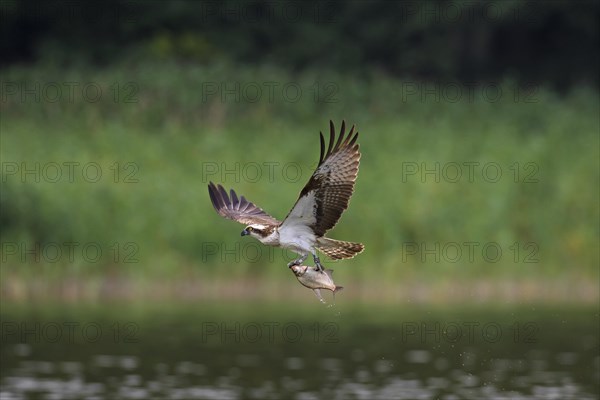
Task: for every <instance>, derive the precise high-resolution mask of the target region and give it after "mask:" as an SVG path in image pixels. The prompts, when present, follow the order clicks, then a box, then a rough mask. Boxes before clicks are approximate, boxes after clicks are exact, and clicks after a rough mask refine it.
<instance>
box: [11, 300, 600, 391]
mask: <svg viewBox="0 0 600 400" xmlns="http://www.w3.org/2000/svg"><path fill="white" fill-rule="evenodd" d="M1 317H2V318H1V319H2V347H1V350H0V355H1V364H0V366H1V377H0V398H1V399H3V400H4V399H148V398H152V399H281V398H290V399H321V398H331V399H448V400H450V399H484V398H485V399H596V398H598V395H599V392H600V391H599V383H598V382H599V375H600V356H599V347H598V346H599V344H598V340H599V339H598V338H599V336H598V322H599V319H598V310H597V309H596V308H586V307H558V306H556V307H552V308H549V307H545V308H539V307H533V306H526V307H525V306H524V307H520V308H517V309H514V308H507V309H501V308H493V309H489V308H485V307H470V308H465V307H448V308H439V307H428V306H419V307H412V308H406V307H391V306H385V307H383V306H364V305H363V306H359V307H352V306H350V305H344V304H338V305H337V306H335V307H331V308H325V307H323V306H321V305H320V304H318V303H316V302H315V304H314V305H310V304H308V305H307V304H304V305H293V304H292V305H285V306H283V305H272V304H246V305H244V304H232V305H215V304H198V305H194V306H190V305H185V306H181V305H172V306H162V305H157V306H153V305H145V306H143V307H132V306H121V305H107V306H104V307H89V306H69V307H65V306H60V307H53V306H48V307H42V308H40V307H37V308H30V307H29V308H23V307H17V308H15V307H9V306H3V308H2V315H1Z"/></svg>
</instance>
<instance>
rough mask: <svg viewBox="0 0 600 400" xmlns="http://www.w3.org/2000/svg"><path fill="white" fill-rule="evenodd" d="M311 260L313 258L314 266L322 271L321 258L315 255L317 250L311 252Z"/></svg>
mask: <svg viewBox="0 0 600 400" xmlns="http://www.w3.org/2000/svg"><path fill="white" fill-rule="evenodd" d="M313 260H315V267H317V269H318V270H319V271H321V272H323V270H324V268H323V266H322V265H321V260H319V257H317V252H313Z"/></svg>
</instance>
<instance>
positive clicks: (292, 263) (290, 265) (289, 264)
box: [287, 256, 307, 268]
mask: <svg viewBox="0 0 600 400" xmlns="http://www.w3.org/2000/svg"><path fill="white" fill-rule="evenodd" d="M306 257H307V256H302V257H300V258H297V259H295V260H294V261H290V262H289V263H288V265H287V266H288V268H292V267H293V266H294V265H301V264H302V263H303V262H304V260H306Z"/></svg>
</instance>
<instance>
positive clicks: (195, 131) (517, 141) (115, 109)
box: [0, 63, 600, 282]
mask: <svg viewBox="0 0 600 400" xmlns="http://www.w3.org/2000/svg"><path fill="white" fill-rule="evenodd" d="M4 80H5V82H11V83H18V84H19V85H26V87H33V86H34V85H35V83H36V82H39V83H40V85H41V86H40V91H41V92H42V93H43V88H44V87H45V86H47V83H48V82H55V83H58V84H59V85H60V86H61V87H63V88H64V82H81V85H80V86H79V87H80V88H81V87H83V86H84V85H85V84H86V83H90V82H93V83H95V84H97V85H99V87H100V88H101V90H102V92H101V93H102V96H101V98H100V99H99V100H98V101H96V102H90V101H89V99H88V100H86V99H85V98H84V97H83V96H82V95H81V91H80V90H76V91H75V96H74V101H72V102H71V101H68V99H67V95H66V91H65V92H63V95H62V96H61V97H60V99H59V101H56V102H50V101H48V97H44V95H43V94H42V96H41V98H40V101H36V100H35V98H34V97H33V96H31V95H25V97H22V95H21V94H19V93H17V94H15V95H8V98H7V101H5V102H3V105H2V107H3V111H2V121H1V128H2V148H1V152H0V155H1V157H2V163H3V169H2V193H1V197H0V200H1V207H2V218H1V221H2V225H1V232H0V233H1V234H2V242H3V245H4V244H6V243H19V244H22V245H24V246H25V247H26V248H28V249H31V248H35V244H36V243H40V244H41V245H42V247H41V250H40V251H41V252H42V255H41V261H40V262H36V261H35V260H34V259H33V256H32V255H26V256H25V261H24V262H23V259H22V258H20V257H19V256H18V255H10V254H7V253H6V248H5V247H3V255H2V256H3V258H5V260H6V261H5V260H3V263H2V264H3V266H2V268H3V275H4V273H15V274H22V276H27V275H28V274H31V275H35V274H37V273H39V272H40V271H47V273H48V274H49V276H55V277H56V278H57V279H61V277H64V274H65V273H68V274H69V276H72V277H77V276H82V277H84V276H94V275H105V274H109V273H110V274H130V275H131V276H132V277H134V278H135V279H165V278H167V277H168V278H169V279H177V278H184V279H185V278H186V277H188V276H196V277H198V276H199V277H206V278H207V279H208V278H211V277H212V278H214V277H219V278H228V277H232V276H234V277H258V278H266V277H270V278H272V279H274V280H275V281H277V280H279V279H288V278H289V276H288V272H287V271H286V270H285V267H284V266H285V262H286V261H287V260H289V257H290V255H289V254H287V253H282V252H281V251H279V250H276V251H274V252H269V251H268V250H267V248H265V247H261V246H258V245H257V244H256V242H253V241H252V240H251V239H249V238H240V237H239V232H240V231H241V229H242V227H241V226H240V225H237V224H235V223H234V222H231V221H226V220H223V219H221V218H220V217H219V216H218V215H217V214H216V213H215V212H214V210H213V208H212V205H211V203H210V200H209V197H208V193H207V189H206V185H207V183H208V181H209V180H213V181H215V182H218V183H223V184H224V186H226V187H227V188H235V190H236V191H237V192H238V193H242V194H244V195H245V196H246V197H247V198H249V199H250V200H251V201H254V202H256V203H258V204H259V205H260V206H261V207H263V208H264V209H266V210H268V211H269V212H270V213H272V214H273V215H274V216H276V217H279V218H283V217H284V216H285V214H286V213H287V211H288V210H289V208H290V206H291V205H292V204H293V202H294V201H295V199H296V196H297V193H298V192H299V191H300V189H301V187H302V185H303V184H304V182H305V181H306V180H307V179H308V177H309V176H310V173H312V169H313V168H314V166H315V162H316V161H317V157H318V151H319V150H318V131H319V130H322V131H325V130H327V129H328V121H329V119H332V120H333V121H334V122H336V124H338V125H339V121H340V120H341V119H345V120H346V121H347V123H355V124H357V126H358V128H359V131H360V133H361V135H360V140H359V143H360V145H361V149H362V153H363V156H362V160H361V170H360V174H359V177H358V182H357V186H356V191H355V195H354V197H353V198H352V201H351V204H350V208H349V209H348V211H347V212H346V213H345V214H344V216H343V217H342V219H341V222H340V224H339V225H338V226H337V227H336V228H335V229H334V230H333V231H332V232H331V234H330V236H331V237H334V238H337V239H342V240H351V241H360V242H363V243H365V245H366V250H365V252H364V253H363V254H361V255H360V256H358V257H356V258H355V259H353V260H349V261H343V262H341V263H340V264H341V267H338V268H336V269H337V272H336V274H338V276H343V277H344V279H346V280H349V279H361V280H367V281H372V282H378V281H382V280H387V281H400V280H406V279H417V280H418V279H425V280H438V281H439V280H442V281H446V280H464V279H480V278H482V279H483V278H488V277H500V276H502V277H511V278H515V279H519V278H520V277H539V278H549V277H550V278H558V279H561V278H568V277H577V278H584V279H587V278H592V279H593V278H594V277H597V272H598V271H597V266H598V262H599V260H598V252H597V243H598V239H599V235H600V234H599V231H598V220H599V217H600V216H599V211H598V200H599V199H598V190H597V189H598V181H599V173H598V159H599V154H598V148H599V147H598V129H599V127H598V118H597V111H598V94H597V93H595V92H591V91H589V90H587V89H583V88H581V89H577V90H573V91H571V92H570V93H569V94H568V95H566V96H564V97H558V96H556V95H555V94H554V93H553V92H550V91H547V90H545V89H544V88H538V89H539V90H537V91H535V92H534V93H533V94H532V93H531V91H523V90H522V88H518V87H516V86H515V85H514V83H512V82H511V81H505V82H503V83H502V85H501V86H500V87H501V88H502V93H503V95H502V96H501V98H500V99H498V100H497V101H491V100H490V98H489V96H488V98H487V99H486V97H485V95H484V92H483V91H482V90H475V91H474V95H473V98H472V100H471V99H468V98H467V96H463V97H462V98H461V99H460V100H457V101H449V99H450V98H452V99H455V97H448V96H450V95H448V96H446V97H445V98H443V97H442V98H439V99H436V98H435V97H434V96H429V97H428V96H427V95H425V96H424V97H422V96H421V94H419V93H421V92H420V90H421V89H423V86H420V85H433V84H425V83H420V82H414V81H412V82H409V81H402V80H398V79H395V78H390V77H387V76H385V75H380V74H370V75H368V76H356V75H342V74H337V73H331V72H328V71H324V70H322V71H312V72H302V73H297V74H292V73H289V72H285V71H283V70H281V69H278V68H275V67H272V66H261V67H249V66H245V67H244V66H237V67H235V68H233V67H232V66H231V65H228V64H209V65H205V66H195V65H189V64H183V65H179V64H174V63H173V64H169V63H164V64H153V63H151V64H144V65H133V64H122V65H118V66H114V67H112V68H109V69H105V70H96V69H90V70H82V69H77V70H66V71H63V70H59V69H53V68H51V67H47V66H46V67H37V68H31V69H26V68H13V69H8V70H5V72H4ZM236 82H237V83H238V84H239V85H240V86H239V87H240V90H241V91H243V89H242V88H243V87H244V86H245V85H246V86H245V87H247V88H248V87H250V86H248V84H249V83H254V84H256V85H258V87H260V88H261V89H262V90H263V92H262V96H261V97H260V98H259V99H258V100H256V99H254V97H252V99H253V100H252V101H250V98H251V95H249V94H248V93H250V92H248V93H246V94H247V95H246V96H245V95H243V93H242V95H240V98H239V101H238V100H237V98H236V97H235V95H233V94H232V95H225V97H222V90H219V91H218V93H217V94H210V93H212V92H211V90H212V89H214V86H213V85H217V87H219V85H221V84H224V85H229V87H230V88H231V87H233V86H232V85H235V84H236ZM265 82H274V83H276V84H277V86H276V87H277V88H278V89H276V90H275V92H274V98H273V101H270V100H269V96H268V95H267V93H266V86H265ZM290 83H293V84H295V85H297V86H298V87H300V88H301V91H302V96H300V98H299V99H297V100H294V101H292V100H291V98H290V97H289V96H288V97H286V96H285V95H283V94H282V91H281V88H282V87H284V86H285V85H286V84H290ZM127 85H129V86H127ZM328 85H329V86H328ZM415 85H416V86H415ZM415 87H417V88H418V89H417V90H418V94H416V95H414V94H411V93H413V89H414V88H415ZM432 87H433V86H432ZM209 89H210V90H209ZM409 89H410V90H409ZM439 89H440V88H438V90H437V92H438V93H439V92H440V90H439ZM463 89H464V88H463ZM234 92H235V90H234ZM442 92H443V91H442ZM517 93H518V94H519V96H517V95H516V94H517ZM515 99H516V100H517V101H515ZM69 162H77V163H79V164H78V166H77V167H76V168H75V170H74V171H75V175H74V176H73V181H72V182H71V181H70V180H69V176H68V169H67V167H66V166H65V165H64V163H69ZM264 162H271V163H276V164H273V165H275V167H274V170H273V172H274V173H273V175H272V179H270V176H269V171H268V168H267V167H265V166H264V164H263V163H264ZM22 163H25V166H26V167H27V168H28V169H34V171H35V168H36V167H35V166H36V163H39V171H40V172H39V173H37V174H36V173H35V172H34V173H31V174H26V175H25V176H22V175H21V172H22V171H19V172H17V173H15V174H12V173H9V171H7V170H6V168H7V166H8V165H10V166H14V165H16V166H17V167H18V168H19V169H21V168H22V165H23V164H22ZM52 163H56V164H57V165H59V166H60V167H61V174H62V175H61V176H60V179H57V180H56V181H53V180H54V179H53V177H54V176H55V173H54V172H53V171H54V170H53V169H52V168H53V165H54V164H52ZM91 163H95V164H97V166H99V167H100V170H101V172H102V176H101V177H100V178H99V179H98V180H97V181H96V182H90V180H94V178H95V176H96V175H95V172H94V171H95V170H94V168H92V167H94V165H92V164H91ZM236 163H239V164H236ZM290 163H294V164H293V166H295V167H297V166H299V168H300V169H299V170H298V171H300V175H299V176H297V174H296V173H295V171H296V169H289V170H287V171H284V170H283V168H282V167H284V166H286V165H288V164H290ZM423 163H424V164H423ZM464 163H479V164H478V165H479V166H478V167H474V168H475V169H474V175H473V177H472V178H473V179H472V181H469V177H468V167H466V166H465V164H464ZM490 163H495V165H497V166H500V168H501V173H502V175H501V176H500V178H499V179H497V180H495V181H494V177H495V174H494V173H493V171H494V170H493V169H491V170H487V173H488V174H487V175H486V171H483V166H485V165H488V164H490ZM89 165H92V167H90V169H89V170H87V171H86V174H87V175H82V173H84V171H83V168H84V167H86V166H89ZM237 165H239V167H238V168H237V173H233V174H232V173H229V174H225V175H224V176H223V175H222V174H221V172H222V171H223V168H227V169H229V170H232V169H233V170H235V169H236V166H237ZM255 165H259V166H261V169H260V172H261V175H259V176H258V177H257V176H256V175H255V174H254V173H253V171H254V170H255V169H252V168H254V167H253V166H255ZM215 166H217V167H218V168H219V173H216V174H209V173H208V172H209V171H210V170H208V171H207V170H206V168H214V167H215ZM415 166H416V167H418V168H419V171H418V172H416V173H415V174H409V173H408V172H409V171H411V170H410V169H409V168H414V167H415ZM422 166H424V168H422ZM456 166H459V167H460V168H461V173H462V176H461V178H460V179H458V180H457V181H456V179H455V177H456V173H455V171H456ZM44 168H45V169H46V170H45V172H44ZM435 168H438V171H439V173H437V175H436V173H430V174H426V175H424V176H422V175H421V173H422V172H423V170H424V169H429V170H432V169H435ZM36 175H37V177H38V178H39V182H36V181H35V179H36V178H35V177H36ZM454 181H456V182H454ZM66 242H78V243H80V247H79V249H81V247H82V246H83V245H84V244H85V243H97V244H99V246H100V247H101V248H102V250H103V254H102V257H101V258H100V259H99V260H98V261H97V262H93V263H90V262H86V260H85V258H83V257H82V256H81V253H80V252H78V251H79V250H78V251H76V253H75V260H74V261H70V260H68V259H67V258H66V257H65V256H63V257H62V258H61V259H60V260H59V261H58V262H56V263H52V262H49V261H48V258H49V256H48V255H44V254H43V251H44V245H45V244H46V245H47V244H48V243H58V244H60V245H61V246H62V245H63V244H64V243H66ZM465 242H476V243H479V245H478V247H476V249H475V256H474V260H473V261H472V262H471V261H469V260H468V255H467V250H468V248H467V247H465V245H464V243H465ZM490 242H493V243H497V244H498V245H499V246H500V247H501V249H502V251H503V255H502V257H501V258H500V259H499V261H498V262H495V263H494V262H487V261H486V260H485V259H484V258H483V257H482V254H481V250H482V247H483V245H485V244H486V243H490ZM436 243H438V244H439V246H441V247H442V248H443V247H444V246H447V245H448V244H453V243H454V244H458V245H459V246H460V247H461V250H462V252H463V254H462V258H461V259H460V261H459V262H451V259H452V258H453V257H454V252H453V248H452V247H449V248H447V251H448V252H447V253H446V254H444V253H443V252H442V251H439V252H438V255H440V254H441V258H440V260H439V261H436V259H435V256H433V255H427V254H426V253H424V251H425V249H432V248H435V246H436ZM515 243H517V247H518V254H516V252H517V250H516V248H513V249H512V250H511V246H514V244H515ZM415 244H416V245H417V246H419V251H418V253H417V254H416V255H410V254H409V255H407V251H409V250H414V249H413V248H411V247H407V246H412V245H415ZM130 245H133V246H134V247H127V246H130ZM214 246H217V249H218V251H216V254H213V253H215V252H214V249H215V248H214ZM236 246H239V247H236ZM63 250H64V248H63ZM227 251H229V252H227ZM257 251H258V252H260V253H259V255H258V259H256V260H254V259H255V258H256V257H255V255H256V252H257ZM490 254H492V256H491V257H492V258H493V253H492V252H490ZM128 256H131V257H133V258H131V259H127V257H128ZM527 256H531V257H532V258H531V259H530V261H531V260H533V261H535V262H532V263H526V262H524V260H525V258H526V257H527ZM238 257H239V258H238ZM515 257H516V258H517V259H516V261H515ZM422 258H424V261H423V260H422ZM253 260H254V261H253ZM127 261H135V262H127ZM326 264H327V265H328V266H333V267H334V268H335V264H334V263H332V262H329V263H326Z"/></svg>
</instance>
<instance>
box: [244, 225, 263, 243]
mask: <svg viewBox="0 0 600 400" xmlns="http://www.w3.org/2000/svg"><path fill="white" fill-rule="evenodd" d="M268 234H269V233H267V232H266V230H265V226H264V225H257V224H254V225H248V226H247V227H246V229H244V230H243V231H242V236H246V235H250V236H252V237H255V238H257V239H259V240H260V239H262V238H264V237H266V236H267V235H268Z"/></svg>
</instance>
